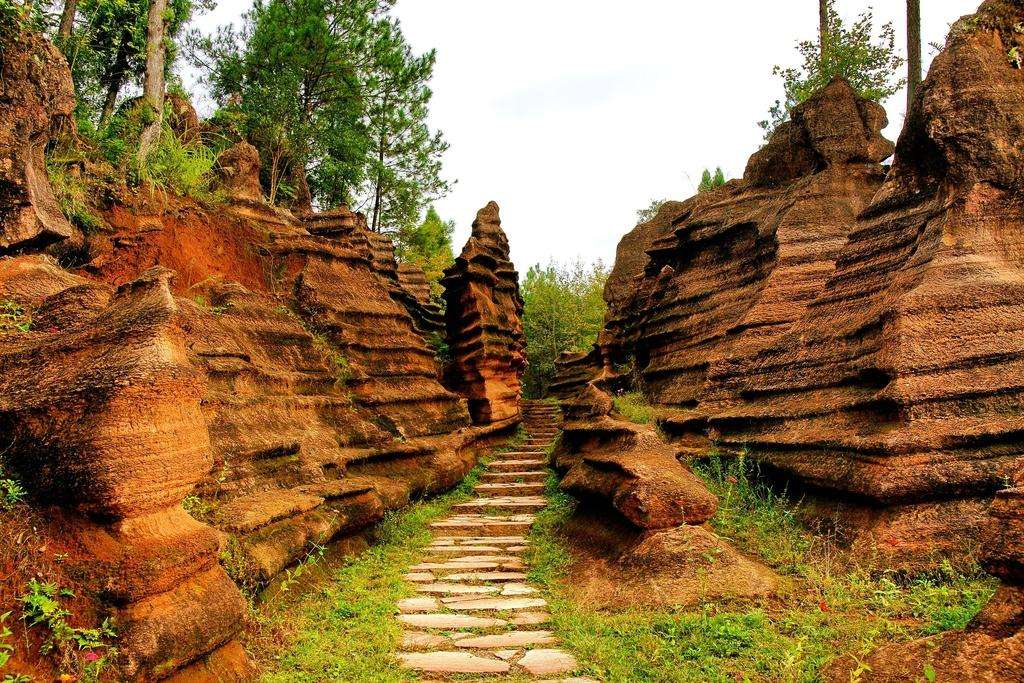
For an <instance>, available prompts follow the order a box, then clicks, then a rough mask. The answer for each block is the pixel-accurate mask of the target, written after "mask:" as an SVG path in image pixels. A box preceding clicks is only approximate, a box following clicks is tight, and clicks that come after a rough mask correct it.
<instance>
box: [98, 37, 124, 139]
mask: <svg viewBox="0 0 1024 683" xmlns="http://www.w3.org/2000/svg"><path fill="white" fill-rule="evenodd" d="M127 70H128V37H127V36H121V42H120V43H119V44H118V46H117V55H116V56H115V57H114V64H113V65H112V66H111V67H110V71H109V72H107V77H106V78H105V79H104V80H106V82H107V97H106V99H104V100H103V111H102V112H101V113H100V126H102V125H104V124H105V123H106V122H107V121H109V120H110V116H111V115H112V114H113V113H114V105H116V104H117V95H118V93H120V92H121V86H122V85H124V76H125V72H126V71H127Z"/></svg>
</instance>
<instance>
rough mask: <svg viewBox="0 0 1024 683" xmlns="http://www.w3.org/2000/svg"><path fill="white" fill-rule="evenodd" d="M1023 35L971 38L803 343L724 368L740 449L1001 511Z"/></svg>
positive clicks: (878, 489) (981, 21)
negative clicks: (993, 499) (994, 503)
mask: <svg viewBox="0 0 1024 683" xmlns="http://www.w3.org/2000/svg"><path fill="white" fill-rule="evenodd" d="M1021 20H1024V8H1022V7H1021V6H1020V4H1019V3H1011V2H1003V1H993V2H986V3H985V4H984V5H983V6H982V8H981V10H980V11H979V14H978V15H976V16H975V17H974V18H972V19H969V20H963V21H961V22H959V23H958V24H957V25H956V26H955V27H954V29H953V30H952V32H951V35H950V40H949V43H948V45H947V47H946V49H945V50H944V51H943V52H942V53H941V54H940V55H939V56H937V57H936V59H935V60H934V62H933V63H932V67H931V70H930V73H929V75H928V78H927V79H926V81H925V83H924V85H923V86H922V88H921V90H920V91H919V95H918V97H917V99H916V100H915V103H914V106H913V107H912V109H911V111H910V113H909V115H908V118H907V122H906V125H905V128H904V131H903V133H902V134H901V136H900V140H899V144H898V146H897V150H896V155H895V160H894V163H893V167H892V170H891V171H890V173H889V175H888V177H887V178H886V181H885V184H884V185H883V186H882V188H881V189H880V190H879V192H878V194H877V196H876V197H875V198H874V200H873V202H872V204H871V205H870V206H869V207H868V208H867V209H866V210H865V211H864V212H863V213H862V214H861V216H860V218H859V220H858V221H857V224H856V227H855V229H854V230H853V231H852V232H851V234H850V237H849V241H848V242H847V243H846V244H845V245H844V246H843V248H842V251H841V252H840V254H839V256H838V257H837V259H836V268H835V272H834V273H833V274H832V275H831V276H829V277H828V279H827V280H826V281H825V282H824V284H823V286H821V288H820V291H819V292H817V296H815V298H814V299H813V300H811V301H810V302H809V303H808V305H807V306H806V310H804V311H803V312H802V314H801V316H800V318H799V319H798V320H796V321H795V322H794V323H792V324H791V325H790V326H789V329H788V331H787V334H785V335H782V336H776V338H775V339H773V340H772V343H770V344H761V345H760V348H758V349H754V350H753V352H751V353H747V354H746V355H745V357H742V358H733V359H730V361H729V362H728V363H726V364H723V365H722V366H721V367H720V368H718V369H716V372H715V373H714V374H715V377H714V378H713V382H712V384H713V386H712V387H711V388H710V389H709V390H708V391H707V396H708V397H707V398H706V399H705V401H704V403H705V404H706V410H707V412H708V413H710V414H711V415H712V419H711V424H712V425H713V426H714V427H716V428H717V429H719V430H720V431H721V434H722V439H723V441H724V442H725V443H726V444H732V445H739V444H741V443H742V444H749V445H750V446H751V448H752V449H753V450H754V451H755V453H756V454H757V455H758V457H761V458H763V459H765V460H767V461H768V462H770V463H771V464H772V465H774V466H775V467H777V468H780V469H782V470H784V471H786V472H788V473H791V474H792V475H795V476H796V477H798V478H800V479H802V480H803V481H806V482H809V483H812V484H814V485H817V486H820V487H823V488H826V489H832V490H838V491H842V492H845V493H850V494H855V495H856V496H859V497H862V498H863V499H867V500H870V501H873V502H874V503H876V504H893V503H903V502H915V501H929V500H940V501H941V500H945V499H949V498H960V497H966V498H972V497H982V496H985V495H986V494H989V495H990V494H991V492H992V491H994V490H995V489H996V488H997V487H998V486H999V485H1001V482H1002V481H1003V480H1004V479H1005V478H1006V477H1008V476H1010V475H1012V474H1013V473H1014V471H1015V469H1016V467H1018V466H1019V463H1020V462H1021V452H1022V451H1021V446H1020V439H1019V435H1020V430H1021V428H1022V426H1024V423H1022V418H1021V411H1020V409H1019V405H1020V403H1021V401H1022V399H1024V393H1022V391H1021V389H1020V386H1022V383H1024V374H1022V371H1021V367H1022V348H1024V347H1022V343H1021V341H1020V339H1021V330H1024V322H1022V321H1024V306H1022V305H1021V303H1020V302H1021V300H1022V295H1024V289H1022V285H1021V272H1022V266H1024V262H1022V260H1021V258H1020V256H1019V254H1018V250H1017V247H1016V246H1015V245H1016V244H1017V243H1018V242H1019V241H1020V235H1021V231H1022V228H1024V218H1022V216H1024V204H1022V202H1021V190H1022V188H1024V181H1022V175H1021V172H1020V168H1021V159H1022V157H1021V149H1022V148H1024V73H1022V72H1021V71H1020V70H1019V69H1017V68H1015V67H1014V65H1012V64H1010V63H1009V61H1008V59H1007V56H1006V55H1007V51H1008V50H1010V49H1011V48H1012V49H1019V48H1024V44H1022V39H1024V36H1022V35H1021V34H1020V32H1019V31H1017V30H1016V29H1015V28H1014V27H1015V26H1017V24H1018V23H1019V22H1020V21H1021ZM958 521H959V523H960V525H961V529H962V533H961V537H965V536H968V535H969V531H970V526H971V525H972V523H973V522H972V520H958ZM902 542H903V544H905V545H906V546H907V548H906V549H907V551H908V552H913V551H920V550H926V551H927V550H934V549H935V548H934V547H922V546H926V545H927V539H923V538H921V537H916V538H915V537H913V536H912V537H910V538H906V539H904V540H903V541H902Z"/></svg>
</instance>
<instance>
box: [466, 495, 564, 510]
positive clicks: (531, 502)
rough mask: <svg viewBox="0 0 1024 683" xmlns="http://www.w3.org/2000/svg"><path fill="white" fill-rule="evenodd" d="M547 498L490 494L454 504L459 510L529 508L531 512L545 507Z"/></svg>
mask: <svg viewBox="0 0 1024 683" xmlns="http://www.w3.org/2000/svg"><path fill="white" fill-rule="evenodd" d="M547 504H548V502H547V500H545V498H544V497H543V496H490V497H481V498H475V499H473V500H471V501H468V502H465V503H458V504H456V505H455V507H456V508H458V509H460V510H487V509H496V510H529V511H531V512H534V511H537V510H543V509H544V508H545V507H547Z"/></svg>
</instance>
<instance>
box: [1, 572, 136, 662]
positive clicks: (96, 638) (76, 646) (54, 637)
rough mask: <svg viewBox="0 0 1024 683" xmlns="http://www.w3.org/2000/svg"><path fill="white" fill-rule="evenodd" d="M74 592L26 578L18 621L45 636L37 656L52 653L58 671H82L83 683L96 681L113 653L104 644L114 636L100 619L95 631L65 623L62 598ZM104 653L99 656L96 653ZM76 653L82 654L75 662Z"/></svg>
mask: <svg viewBox="0 0 1024 683" xmlns="http://www.w3.org/2000/svg"><path fill="white" fill-rule="evenodd" d="M73 597H75V595H74V593H72V592H71V591H70V590H68V589H66V588H60V587H59V586H58V585H57V584H56V583H54V582H44V581H39V580H37V579H34V578H33V579H29V582H28V586H27V591H26V592H25V593H24V594H22V595H21V597H20V598H19V602H20V603H21V611H22V616H21V618H22V620H24V622H25V625H26V627H27V628H35V627H42V628H45V629H47V630H48V631H49V635H48V637H47V638H46V640H45V641H43V644H42V646H41V647H40V649H39V652H40V654H43V655H49V654H56V655H58V656H59V657H60V658H61V668H62V669H68V668H74V669H76V670H80V671H81V672H82V677H83V680H90V681H94V680H98V678H99V675H100V673H101V672H102V670H103V668H104V667H105V666H106V664H107V663H108V658H109V657H112V656H113V655H115V654H116V650H115V649H114V648H112V647H111V646H110V645H109V643H108V641H110V640H113V639H115V638H116V637H117V632H116V631H115V630H114V625H113V623H112V622H111V621H110V620H109V619H104V620H103V623H101V624H100V626H99V627H97V628H77V627H74V626H71V625H70V624H69V623H68V621H67V620H68V618H69V617H70V616H71V612H69V611H68V610H67V609H66V608H65V607H64V606H63V604H62V603H61V599H62V598H73ZM97 650H101V651H106V652H105V654H104V655H103V656H99V655H98V654H97V653H96V651H97ZM77 653H84V654H83V656H82V657H81V662H80V663H77V664H74V665H73V664H72V662H77V657H76V654H77Z"/></svg>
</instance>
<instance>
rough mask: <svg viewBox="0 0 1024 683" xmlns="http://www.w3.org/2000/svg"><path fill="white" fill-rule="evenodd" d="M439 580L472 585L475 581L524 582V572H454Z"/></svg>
mask: <svg viewBox="0 0 1024 683" xmlns="http://www.w3.org/2000/svg"><path fill="white" fill-rule="evenodd" d="M441 578H443V579H445V580H446V581H460V582H464V583H473V582H475V581H480V582H488V583H502V582H511V581H525V580H526V572H454V573H451V574H447V575H446V576H442V577H441Z"/></svg>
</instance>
